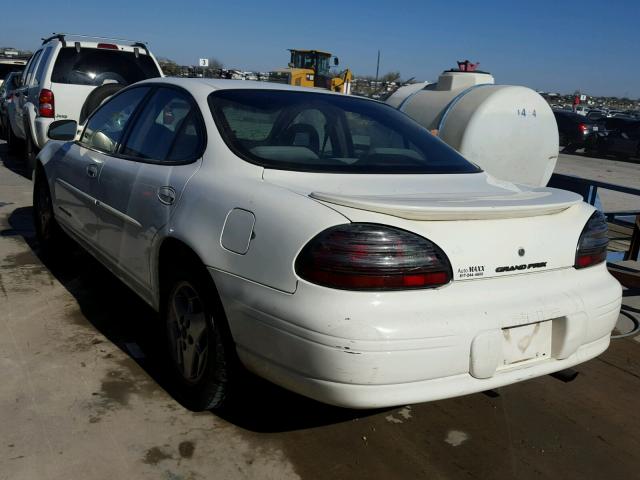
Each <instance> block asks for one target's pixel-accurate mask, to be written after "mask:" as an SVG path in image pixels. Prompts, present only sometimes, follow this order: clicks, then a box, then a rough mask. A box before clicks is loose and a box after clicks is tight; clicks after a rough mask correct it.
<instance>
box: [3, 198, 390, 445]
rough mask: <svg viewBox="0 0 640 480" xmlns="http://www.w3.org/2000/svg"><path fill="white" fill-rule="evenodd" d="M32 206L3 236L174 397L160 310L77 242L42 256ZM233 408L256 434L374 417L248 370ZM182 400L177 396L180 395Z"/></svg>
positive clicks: (227, 413) (229, 412)
mask: <svg viewBox="0 0 640 480" xmlns="http://www.w3.org/2000/svg"><path fill="white" fill-rule="evenodd" d="M32 215H33V209H32V208H31V207H22V208H17V209H16V210H14V211H13V213H12V214H11V215H10V217H9V224H10V226H11V228H10V229H8V230H4V231H1V232H0V236H20V237H22V238H24V240H25V241H26V243H27V244H28V245H29V247H30V248H31V249H32V251H33V252H34V253H35V255H36V256H38V258H39V259H40V261H42V263H43V264H44V266H45V267H46V268H47V269H48V270H49V271H50V273H51V274H52V275H53V276H54V277H55V278H56V279H57V280H58V281H59V282H60V283H61V284H62V285H63V286H64V287H65V288H66V289H67V290H68V291H69V293H71V295H73V297H74V298H75V299H76V301H77V303H78V305H79V307H80V310H81V312H82V315H81V316H80V318H75V319H70V320H71V321H74V322H76V323H83V324H85V325H86V326H89V327H92V328H94V329H96V330H97V331H99V332H100V333H101V334H102V335H104V336H105V337H106V338H107V339H108V340H110V341H111V342H112V343H113V344H115V345H116V346H117V347H118V348H120V349H121V350H122V351H123V352H124V353H126V354H127V355H129V356H130V357H131V358H132V359H133V360H134V361H135V362H136V363H137V364H138V365H140V367H142V368H143V369H144V370H145V371H146V372H147V374H148V375H149V376H150V377H151V378H152V379H153V380H154V381H155V382H156V383H157V384H158V386H159V387H161V388H163V389H164V390H165V391H167V392H168V393H169V394H171V395H172V396H173V397H174V398H176V396H175V395H173V394H172V391H174V387H173V386H172V383H171V380H170V378H169V376H168V375H167V374H166V372H167V367H166V363H165V362H164V358H165V355H164V349H163V340H162V336H161V322H160V321H159V318H158V314H157V313H156V312H155V311H154V310H152V309H151V308H150V307H149V306H148V305H147V304H146V303H145V302H144V301H142V300H141V299H140V298H139V297H138V296H137V295H136V294H135V293H133V292H132V291H131V290H130V289H129V288H128V287H127V286H125V285H124V284H123V283H122V282H120V281H119V280H118V279H117V278H116V277H115V276H114V275H113V274H112V273H111V272H109V271H108V270H107V269H106V268H105V267H103V266H102V265H101V264H100V263H99V262H98V261H96V260H95V259H94V258H93V257H91V256H90V255H89V254H87V253H86V252H84V251H82V250H81V249H80V248H79V247H78V246H76V245H71V248H70V249H69V252H68V254H66V255H65V257H64V258H62V257H61V258H56V259H53V260H48V259H44V258H42V257H41V256H40V255H39V250H38V245H37V242H36V239H35V232H34V228H33V221H32ZM244 377H245V378H244V379H243V382H242V388H241V389H240V391H239V395H238V397H237V399H235V400H234V402H232V404H231V406H230V407H228V408H226V409H225V410H223V411H216V412H215V414H216V415H218V416H220V417H221V418H224V419H225V420H227V421H229V422H231V423H233V424H235V425H236V426H239V427H241V428H243V429H246V430H249V431H252V432H269V433H274V432H285V431H293V430H300V429H306V428H310V427H317V426H322V425H328V424H333V423H338V422H344V421H348V420H353V419H356V418H362V417H365V416H369V415H374V414H376V413H378V412H379V411H372V410H368V411H357V410H348V409H343V408H337V407H331V406H329V405H325V404H322V403H319V402H315V401H313V400H310V399H307V398H305V397H302V396H300V395H296V394H294V393H291V392H289V391H287V390H284V389H282V388H280V387H277V386H275V385H273V384H271V383H269V382H266V381H264V380H262V379H260V378H258V377H256V376H254V375H252V374H249V373H248V372H245V373H244ZM176 400H177V398H176Z"/></svg>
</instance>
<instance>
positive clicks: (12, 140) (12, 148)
mask: <svg viewBox="0 0 640 480" xmlns="http://www.w3.org/2000/svg"><path fill="white" fill-rule="evenodd" d="M20 147H21V145H20V139H19V138H18V137H16V136H15V134H14V133H13V128H11V123H8V124H7V148H8V149H9V153H11V154H14V155H17V154H19V153H20Z"/></svg>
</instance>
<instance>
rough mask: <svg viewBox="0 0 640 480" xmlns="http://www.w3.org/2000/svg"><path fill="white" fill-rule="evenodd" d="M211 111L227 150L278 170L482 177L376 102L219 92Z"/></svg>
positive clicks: (246, 91) (452, 152) (245, 91)
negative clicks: (471, 175)
mask: <svg viewBox="0 0 640 480" xmlns="http://www.w3.org/2000/svg"><path fill="white" fill-rule="evenodd" d="M209 106H210V108H211V112H212V114H213V117H214V119H215V121H216V124H217V126H218V129H219V130H220V133H221V135H222V137H223V138H224V140H225V142H226V143H227V145H228V146H229V147H230V148H231V150H233V151H234V152H235V153H236V154H237V155H238V156H240V157H241V158H244V159H245V160H248V161H250V162H252V163H256V164H258V165H261V166H264V167H267V168H277V169H281V170H297V171H312V172H336V173H338V172H344V173H418V174H419V173H476V172H480V171H481V170H480V169H479V168H478V167H476V166H475V165H473V164H472V163H470V162H468V161H467V160H465V159H464V157H462V156H461V155H460V154H459V153H457V152H456V151H455V150H454V149H452V148H451V147H449V146H448V145H446V144H445V143H444V142H442V141H441V140H439V139H437V138H436V137H434V136H433V135H431V134H430V133H429V132H428V131H427V130H426V129H424V128H422V127H421V126H420V125H418V124H417V123H415V122H414V121H413V120H411V119H410V118H409V117H407V116H406V115H404V114H403V113H401V112H398V111H397V110H396V109H394V108H392V107H390V106H388V105H385V104H382V103H379V102H374V101H371V100H366V99H361V98H355V97H349V96H343V95H331V94H325V93H313V92H311V91H310V92H308V93H307V92H299V91H287V90H251V89H239V90H220V91H217V92H213V93H212V94H211V95H209Z"/></svg>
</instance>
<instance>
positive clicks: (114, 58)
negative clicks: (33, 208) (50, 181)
mask: <svg viewBox="0 0 640 480" xmlns="http://www.w3.org/2000/svg"><path fill="white" fill-rule="evenodd" d="M160 76H162V70H161V69H160V66H159V65H158V62H157V61H156V59H155V58H154V56H153V55H152V54H151V52H150V51H149V49H148V48H147V46H146V44H144V43H140V42H126V43H123V42H122V41H120V40H119V41H115V40H113V41H112V40H109V39H103V38H94V37H88V36H78V35H65V34H57V35H54V36H52V37H49V38H47V39H45V40H44V41H43V42H42V46H41V48H40V49H38V50H37V51H36V52H35V53H34V54H33V56H32V57H31V59H30V60H29V63H28V64H27V66H26V68H25V71H24V73H23V75H22V82H21V85H20V88H19V89H18V90H17V91H16V94H15V97H14V102H13V106H12V107H10V108H9V123H10V128H9V131H8V135H7V137H8V143H9V148H10V149H11V150H13V151H17V150H18V148H19V146H20V144H23V145H24V155H25V157H26V160H27V164H28V168H29V171H31V170H32V169H33V165H34V162H35V157H36V155H37V152H38V151H39V150H40V149H41V148H42V147H43V146H44V144H45V143H46V142H47V140H48V137H47V129H48V127H49V125H50V124H51V122H53V121H54V120H58V119H69V120H75V121H77V122H79V123H80V124H82V123H83V122H84V121H85V120H86V118H87V117H88V116H89V114H90V113H91V112H92V111H93V110H94V109H95V108H96V107H97V106H98V105H100V103H101V102H102V101H104V99H105V98H107V97H109V96H111V95H113V94H114V93H115V92H117V91H118V90H120V89H121V88H123V87H124V86H126V85H129V84H131V83H135V82H139V81H140V80H145V79H148V78H155V77H160Z"/></svg>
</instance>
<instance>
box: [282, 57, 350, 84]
mask: <svg viewBox="0 0 640 480" xmlns="http://www.w3.org/2000/svg"><path fill="white" fill-rule="evenodd" d="M289 52H291V61H290V62H289V68H288V69H286V70H283V71H282V73H285V74H287V76H288V82H287V83H289V85H295V86H298V87H316V88H326V89H327V90H332V91H334V92H340V93H344V94H347V95H348V94H350V93H351V82H352V80H353V73H352V72H351V70H349V69H348V68H347V69H345V70H343V71H342V72H340V73H335V72H331V66H332V65H331V63H333V66H336V67H337V66H338V65H339V60H338V57H334V56H333V55H331V54H330V53H328V52H322V51H320V50H294V49H290V50H289ZM332 58H333V62H331V59H332Z"/></svg>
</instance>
